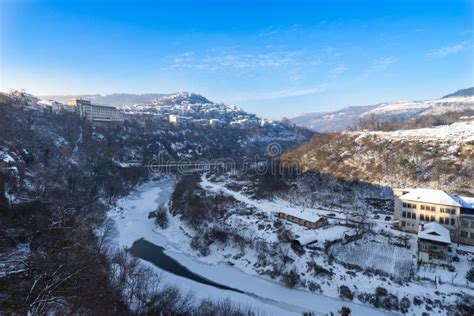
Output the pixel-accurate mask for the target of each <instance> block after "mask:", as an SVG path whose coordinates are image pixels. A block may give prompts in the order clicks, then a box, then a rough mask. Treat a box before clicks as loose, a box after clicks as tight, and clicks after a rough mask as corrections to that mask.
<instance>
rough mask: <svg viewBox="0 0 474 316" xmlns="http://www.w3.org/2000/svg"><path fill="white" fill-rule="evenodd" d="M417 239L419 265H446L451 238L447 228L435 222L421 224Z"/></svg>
mask: <svg viewBox="0 0 474 316" xmlns="http://www.w3.org/2000/svg"><path fill="white" fill-rule="evenodd" d="M417 237H418V251H417V260H418V262H419V263H429V264H439V265H445V264H448V258H449V245H450V244H451V238H450V236H449V230H448V229H447V228H445V227H443V226H442V225H440V224H438V223H437V222H431V223H427V224H421V225H420V227H419V228H418V235H417Z"/></svg>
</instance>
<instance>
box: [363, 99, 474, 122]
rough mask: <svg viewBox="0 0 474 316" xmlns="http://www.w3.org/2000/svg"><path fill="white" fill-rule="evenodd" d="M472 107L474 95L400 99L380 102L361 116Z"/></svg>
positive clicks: (425, 112) (398, 114)
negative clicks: (413, 99)
mask: <svg viewBox="0 0 474 316" xmlns="http://www.w3.org/2000/svg"><path fill="white" fill-rule="evenodd" d="M473 108H474V97H473V96H467V97H450V98H443V99H436V100H424V101H400V102H392V103H382V104H380V105H378V106H377V107H376V108H375V109H372V110H370V111H368V112H365V113H364V114H363V115H362V117H369V116H371V115H376V116H392V115H394V116H414V115H430V114H431V115H437V114H443V113H446V112H450V111H462V110H466V109H473Z"/></svg>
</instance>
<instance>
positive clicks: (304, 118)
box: [291, 88, 474, 132]
mask: <svg viewBox="0 0 474 316" xmlns="http://www.w3.org/2000/svg"><path fill="white" fill-rule="evenodd" d="M466 110H474V89H472V88H469V89H464V90H459V91H457V92H455V93H453V94H449V95H447V96H444V97H443V98H441V99H435V100H423V101H398V102H387V103H380V104H376V105H368V106H351V107H346V108H343V109H341V110H338V111H334V112H319V113H306V114H303V115H300V116H298V117H295V118H292V119H291V121H292V122H293V123H294V124H296V125H298V126H302V127H307V128H309V129H312V130H314V131H317V132H337V131H347V130H349V129H350V128H351V127H354V126H355V125H356V123H358V121H359V120H361V119H362V120H367V119H376V120H381V121H387V120H392V119H394V118H395V119H397V120H402V121H410V120H415V119H418V118H420V117H422V116H425V115H435V116H440V115H443V114H446V113H448V112H463V111H466Z"/></svg>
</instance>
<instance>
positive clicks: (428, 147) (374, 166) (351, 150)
mask: <svg viewBox="0 0 474 316" xmlns="http://www.w3.org/2000/svg"><path fill="white" fill-rule="evenodd" d="M282 158H283V159H285V160H289V161H292V162H297V163H298V164H299V165H300V167H301V168H302V169H303V170H306V171H311V170H314V171H316V170H317V171H321V172H324V173H328V174H330V175H333V176H336V177H339V178H342V179H346V180H361V181H366V182H370V183H376V184H382V185H388V186H391V187H417V186H422V187H428V188H441V189H446V190H449V191H454V192H455V193H463V194H467V195H473V194H474V165H473V164H472V161H474V121H467V122H460V123H455V124H452V125H449V126H438V127H435V128H423V129H414V130H400V131H395V132H345V133H333V134H321V135H316V136H315V137H313V138H312V139H311V140H310V141H309V142H308V143H305V144H303V145H301V146H300V147H299V148H298V149H296V150H294V151H291V152H289V153H286V154H285V155H283V157H282Z"/></svg>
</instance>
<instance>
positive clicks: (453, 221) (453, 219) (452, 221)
mask: <svg viewBox="0 0 474 316" xmlns="http://www.w3.org/2000/svg"><path fill="white" fill-rule="evenodd" d="M451 225H453V226H455V225H456V219H455V218H451Z"/></svg>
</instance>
